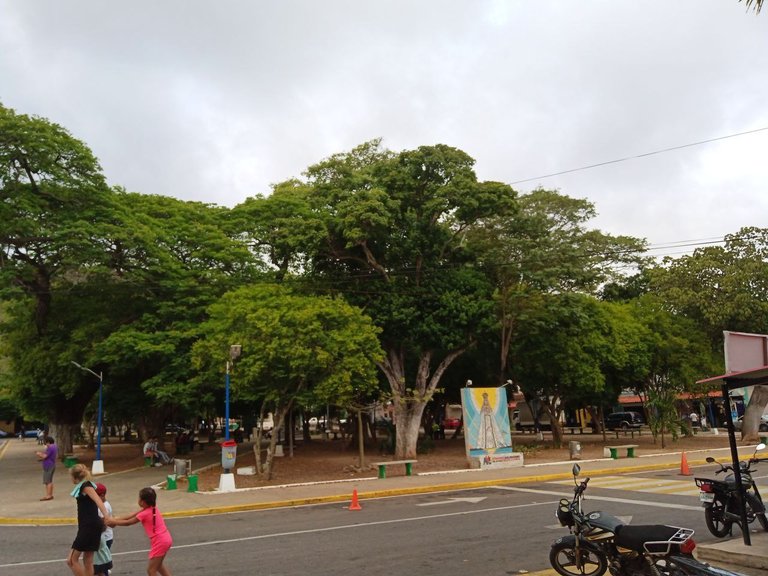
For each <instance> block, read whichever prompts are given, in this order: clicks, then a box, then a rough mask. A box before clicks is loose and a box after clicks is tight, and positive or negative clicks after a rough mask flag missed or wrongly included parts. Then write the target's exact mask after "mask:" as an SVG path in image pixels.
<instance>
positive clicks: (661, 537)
mask: <svg viewBox="0 0 768 576" xmlns="http://www.w3.org/2000/svg"><path fill="white" fill-rule="evenodd" d="M679 530H680V529H679V528H675V527H674V526H664V525H663V524H648V525H639V526H632V525H624V526H619V527H618V528H617V529H616V536H615V539H614V542H615V544H616V546H619V547H621V548H627V549H629V550H635V551H636V552H645V551H646V546H645V545H646V544H647V543H648V542H663V543H668V542H669V541H670V540H672V539H673V537H674V536H675V535H676V534H677V533H678V532H679ZM663 548H664V549H668V545H666V544H665V545H664V547H663ZM648 551H649V552H650V551H651V550H648ZM662 551H663V550H661V549H660V550H659V552H662Z"/></svg>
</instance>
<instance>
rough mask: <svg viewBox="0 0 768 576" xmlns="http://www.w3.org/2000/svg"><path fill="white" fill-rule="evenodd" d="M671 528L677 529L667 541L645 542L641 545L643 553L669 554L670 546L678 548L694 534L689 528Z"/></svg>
mask: <svg viewBox="0 0 768 576" xmlns="http://www.w3.org/2000/svg"><path fill="white" fill-rule="evenodd" d="M672 528H677V532H675V533H674V534H673V535H672V537H671V538H670V539H669V540H661V541H657V542H646V543H645V544H643V548H645V551H646V552H648V554H654V555H659V554H662V555H664V554H669V553H670V552H671V551H672V546H680V545H681V544H683V543H684V542H685V541H686V540H689V539H690V538H691V536H693V533H694V531H693V530H691V529H690V528H680V527H678V526H672Z"/></svg>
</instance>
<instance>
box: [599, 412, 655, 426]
mask: <svg viewBox="0 0 768 576" xmlns="http://www.w3.org/2000/svg"><path fill="white" fill-rule="evenodd" d="M643 424H645V420H644V419H643V416H642V415H641V414H640V413H639V412H611V413H610V414H608V416H606V417H605V427H606V428H607V429H608V430H617V429H622V430H628V429H630V428H640V426H642V425H643Z"/></svg>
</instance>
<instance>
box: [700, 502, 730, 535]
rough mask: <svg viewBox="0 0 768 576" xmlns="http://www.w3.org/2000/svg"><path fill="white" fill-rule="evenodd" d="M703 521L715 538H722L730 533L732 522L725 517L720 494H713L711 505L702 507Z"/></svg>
mask: <svg viewBox="0 0 768 576" xmlns="http://www.w3.org/2000/svg"><path fill="white" fill-rule="evenodd" d="M704 521H705V522H706V523H707V529H708V530H709V531H710V532H711V533H712V536H715V537H716V538H724V537H725V536H727V535H728V534H730V533H731V526H733V522H731V521H730V520H726V519H725V502H724V501H723V500H722V498H720V496H715V500H714V502H712V506H707V507H706V508H704Z"/></svg>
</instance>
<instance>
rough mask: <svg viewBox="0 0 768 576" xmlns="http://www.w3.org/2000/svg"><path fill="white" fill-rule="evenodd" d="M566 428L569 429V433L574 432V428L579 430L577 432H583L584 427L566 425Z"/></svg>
mask: <svg viewBox="0 0 768 576" xmlns="http://www.w3.org/2000/svg"><path fill="white" fill-rule="evenodd" d="M566 428H568V430H570V431H571V435H573V434H576V430H578V431H579V434H584V428H583V427H582V426H566Z"/></svg>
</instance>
